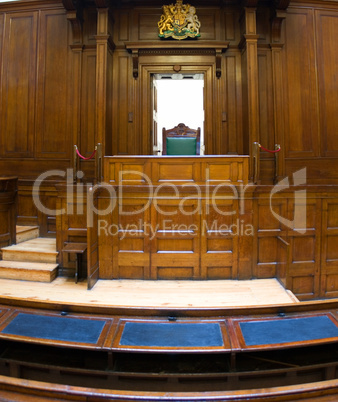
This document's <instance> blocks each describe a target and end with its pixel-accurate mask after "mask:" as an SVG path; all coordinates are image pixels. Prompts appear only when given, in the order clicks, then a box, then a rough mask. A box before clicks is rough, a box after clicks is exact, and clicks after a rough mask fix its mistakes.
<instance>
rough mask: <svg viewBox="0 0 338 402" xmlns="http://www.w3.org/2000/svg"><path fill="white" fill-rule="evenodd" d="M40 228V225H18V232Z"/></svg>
mask: <svg viewBox="0 0 338 402" xmlns="http://www.w3.org/2000/svg"><path fill="white" fill-rule="evenodd" d="M35 230H39V226H16V234H19V233H25V232H30V231H35Z"/></svg>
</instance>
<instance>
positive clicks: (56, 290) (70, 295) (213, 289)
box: [0, 278, 298, 308]
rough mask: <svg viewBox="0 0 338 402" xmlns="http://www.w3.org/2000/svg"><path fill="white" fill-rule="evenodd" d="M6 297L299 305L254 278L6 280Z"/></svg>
mask: <svg viewBox="0 0 338 402" xmlns="http://www.w3.org/2000/svg"><path fill="white" fill-rule="evenodd" d="M0 296H4V297H6V298H9V299H10V298H15V299H24V300H35V301H50V302H62V303H63V304H65V305H66V304H76V305H84V306H87V305H91V306H109V307H110V306H111V307H125V306H126V307H159V308H161V307H164V308H167V307H169V308H170V307H183V308H189V307H193V308H194V307H195V308H211V307H213V308H218V307H241V306H263V305H274V304H291V303H297V302H298V300H297V298H296V297H295V296H294V295H293V294H292V293H291V292H289V291H286V290H285V289H284V288H283V287H282V286H281V285H280V284H279V282H278V281H277V280H275V279H256V280H248V281H236V280H217V281H144V280H99V281H98V282H97V283H96V285H95V286H94V288H93V289H92V290H90V291H89V290H87V284H86V282H85V281H83V282H79V283H77V284H75V283H74V279H70V278H57V279H55V280H54V281H53V282H52V283H39V282H25V281H16V280H15V281H14V280H8V279H0Z"/></svg>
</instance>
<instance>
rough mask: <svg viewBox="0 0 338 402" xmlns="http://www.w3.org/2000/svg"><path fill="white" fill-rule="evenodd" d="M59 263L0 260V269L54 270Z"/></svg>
mask: <svg viewBox="0 0 338 402" xmlns="http://www.w3.org/2000/svg"><path fill="white" fill-rule="evenodd" d="M57 267H58V264H50V263H39V262H25V261H3V260H2V261H0V269H1V268H6V269H17V270H22V269H26V270H36V271H53V270H54V269H56V268H57Z"/></svg>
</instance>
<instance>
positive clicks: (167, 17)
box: [157, 0, 201, 40]
mask: <svg viewBox="0 0 338 402" xmlns="http://www.w3.org/2000/svg"><path fill="white" fill-rule="evenodd" d="M182 3H183V0H177V2H176V4H175V5H174V4H170V5H169V6H163V7H162V9H163V14H162V15H161V19H160V21H159V22H158V24H157V25H158V30H159V34H158V36H159V37H160V38H170V37H172V38H174V39H178V40H181V39H186V38H196V37H199V36H201V35H200V28H201V23H200V22H199V20H198V17H197V15H196V8H195V7H193V6H191V5H190V4H182Z"/></svg>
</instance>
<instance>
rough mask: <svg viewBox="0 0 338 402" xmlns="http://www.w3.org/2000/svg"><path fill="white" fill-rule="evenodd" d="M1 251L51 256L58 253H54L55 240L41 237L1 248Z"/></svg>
mask: <svg viewBox="0 0 338 402" xmlns="http://www.w3.org/2000/svg"><path fill="white" fill-rule="evenodd" d="M2 251H5V252H6V251H10V252H13V251H14V252H19V253H39V254H51V255H57V254H58V252H57V251H56V240H55V239H49V238H42V237H37V238H36V239H31V240H27V241H25V242H22V243H19V244H14V245H12V246H8V247H4V248H2Z"/></svg>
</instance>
